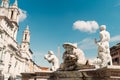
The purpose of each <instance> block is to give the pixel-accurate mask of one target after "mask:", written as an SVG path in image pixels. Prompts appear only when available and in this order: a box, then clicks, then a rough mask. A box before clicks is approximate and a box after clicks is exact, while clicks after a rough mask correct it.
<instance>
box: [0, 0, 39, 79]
mask: <svg viewBox="0 0 120 80" xmlns="http://www.w3.org/2000/svg"><path fill="white" fill-rule="evenodd" d="M9 4H10V3H9V0H1V5H0V80H19V79H20V78H21V73H25V72H34V71H40V67H39V66H38V65H37V64H36V63H35V62H34V61H33V60H32V55H33V52H32V50H31V49H30V31H29V27H28V26H27V27H26V29H25V30H24V31H23V37H22V41H21V42H22V43H21V44H18V41H17V40H16V38H17V33H18V29H19V27H20V26H19V15H20V11H19V7H18V1H17V0H15V2H14V3H13V4H12V5H9Z"/></svg>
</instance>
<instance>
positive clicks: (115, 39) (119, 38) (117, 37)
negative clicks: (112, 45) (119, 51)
mask: <svg viewBox="0 0 120 80" xmlns="http://www.w3.org/2000/svg"><path fill="white" fill-rule="evenodd" d="M117 41H120V35H116V36H113V37H111V39H110V42H117Z"/></svg>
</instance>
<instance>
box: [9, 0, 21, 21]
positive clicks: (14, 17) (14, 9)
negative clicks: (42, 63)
mask: <svg viewBox="0 0 120 80" xmlns="http://www.w3.org/2000/svg"><path fill="white" fill-rule="evenodd" d="M19 15H20V11H19V8H18V1H17V0H15V2H14V3H13V5H12V6H11V8H10V9H9V12H8V18H9V19H10V20H11V21H14V22H16V23H18V22H19Z"/></svg>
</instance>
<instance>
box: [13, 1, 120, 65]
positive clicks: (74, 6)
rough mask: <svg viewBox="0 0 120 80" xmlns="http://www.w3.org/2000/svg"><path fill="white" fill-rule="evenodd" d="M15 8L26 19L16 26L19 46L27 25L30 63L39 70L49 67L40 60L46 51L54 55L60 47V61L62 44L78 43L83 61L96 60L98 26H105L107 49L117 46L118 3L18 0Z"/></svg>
mask: <svg viewBox="0 0 120 80" xmlns="http://www.w3.org/2000/svg"><path fill="white" fill-rule="evenodd" d="M13 2H14V0H11V3H13ZM18 4H19V8H20V9H22V10H24V11H23V12H24V16H23V17H24V18H25V19H24V20H22V21H21V22H20V23H19V25H20V27H19V32H18V37H17V39H18V42H19V43H20V42H21V37H22V32H23V30H24V29H25V27H26V25H29V27H30V31H31V44H30V47H31V49H32V51H33V53H34V54H33V55H34V58H33V59H34V60H35V62H36V63H37V64H39V65H40V66H49V64H48V62H47V61H46V60H44V58H43V57H44V55H45V54H47V52H48V50H53V51H54V53H55V54H56V55H57V48H58V46H60V52H61V54H60V55H61V57H62V54H63V52H64V49H63V47H62V45H63V43H64V42H72V43H78V47H79V48H81V49H82V50H83V51H84V53H85V56H86V58H89V59H91V58H94V57H96V56H97V46H96V45H95V44H94V38H97V40H99V29H98V28H99V26H101V25H106V26H107V30H108V31H109V32H110V34H111V41H110V46H113V45H115V44H117V43H118V42H120V31H119V30H120V0H18ZM77 22H78V24H77ZM79 22H80V23H79ZM82 23H84V24H85V25H87V26H88V27H84V26H85V25H81V24H82ZM90 23H92V26H91V24H90ZM81 27H82V28H81ZM89 27H93V28H94V31H93V30H89ZM61 61H62V59H61Z"/></svg>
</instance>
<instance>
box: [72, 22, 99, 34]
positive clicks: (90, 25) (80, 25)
mask: <svg viewBox="0 0 120 80" xmlns="http://www.w3.org/2000/svg"><path fill="white" fill-rule="evenodd" d="M73 28H74V29H75V30H76V29H77V30H80V31H82V32H89V33H95V32H96V30H97V29H98V28H99V25H98V23H97V22H96V21H80V20H78V21H76V22H74V23H73Z"/></svg>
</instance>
